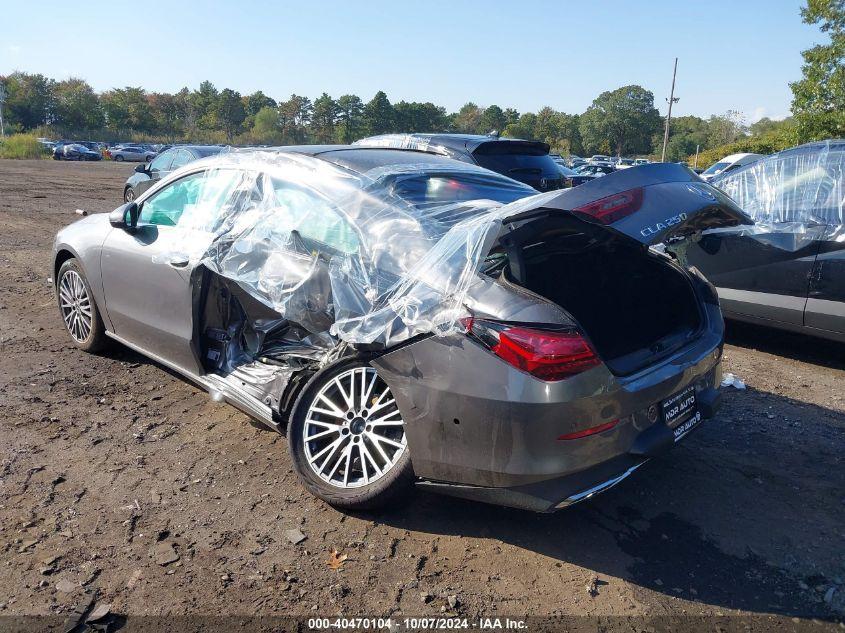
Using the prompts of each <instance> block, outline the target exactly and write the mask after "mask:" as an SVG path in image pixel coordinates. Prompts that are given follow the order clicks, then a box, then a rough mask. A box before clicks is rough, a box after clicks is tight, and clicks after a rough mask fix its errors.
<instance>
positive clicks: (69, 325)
mask: <svg viewBox="0 0 845 633" xmlns="http://www.w3.org/2000/svg"><path fill="white" fill-rule="evenodd" d="M56 299H57V301H58V303H59V311H60V312H61V314H62V320H63V321H64V323H65V329H66V330H67V332H68V334H70V338H71V339H72V340H73V344H74V345H76V347H78V348H79V349H82V350H85V351H86V352H97V351H99V350H100V349H102V348H103V347H104V346H105V344H106V341H107V339H106V332H105V326H104V325H103V319H102V318H101V317H100V312H99V310H97V304H96V303H94V295H93V294H92V293H91V287H90V286H89V285H88V280H86V279H85V275H84V273H83V272H82V268H80V266H79V264H78V263H77V261H76V260H75V259H69V260H67V261H66V262H65V263H64V264H62V267H61V268H60V269H59V274H58V276H57V277H56Z"/></svg>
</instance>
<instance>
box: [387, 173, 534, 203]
mask: <svg viewBox="0 0 845 633" xmlns="http://www.w3.org/2000/svg"><path fill="white" fill-rule="evenodd" d="M391 192H392V193H393V194H394V195H396V196H398V197H400V198H402V199H403V200H405V201H406V202H409V203H411V204H412V205H414V206H415V207H426V206H429V205H441V204H448V203H452V202H464V201H467V200H493V201H495V202H502V203H507V202H513V201H514V200H519V199H520V198H525V197H526V196H531V195H534V194H536V193H537V192H536V191H535V190H534V189H532V188H531V187H528V186H527V185H523V184H522V183H519V182H513V181H510V180H507V179H504V178H496V177H495V176H492V175H491V176H487V175H485V174H483V173H481V174H474V173H467V174H459V173H445V174H424V175H421V174H415V175H413V176H399V177H397V178H396V180H395V181H394V183H393V185H392V187H391Z"/></svg>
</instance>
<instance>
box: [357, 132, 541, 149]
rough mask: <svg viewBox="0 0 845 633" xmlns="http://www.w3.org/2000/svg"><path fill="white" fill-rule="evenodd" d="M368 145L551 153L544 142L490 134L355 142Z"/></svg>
mask: <svg viewBox="0 0 845 633" xmlns="http://www.w3.org/2000/svg"><path fill="white" fill-rule="evenodd" d="M359 143H360V144H362V145H367V144H369V143H379V144H381V146H383V147H395V148H400V149H419V150H422V151H426V152H429V153H441V154H442V153H443V152H442V151H441V152H438V148H444V149H446V150H451V151H457V152H469V153H470V154H471V153H472V152H474V151H475V150H476V149H478V148H479V147H480V146H481V145H484V144H485V143H523V144H527V145H533V146H542V147H544V148H545V152H546V153H548V152H549V145H548V144H547V143H543V142H542V141H528V140H525V139H521V138H510V137H506V136H501V137H500V136H493V135H490V134H451V133H434V132H432V133H421V132H414V133H411V134H381V135H378V136H368V137H366V138H362V139H360V140H358V141H356V142H355V144H356V145H358V144H359Z"/></svg>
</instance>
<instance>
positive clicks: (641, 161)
mask: <svg viewBox="0 0 845 633" xmlns="http://www.w3.org/2000/svg"><path fill="white" fill-rule="evenodd" d="M650 162H651V161H650V160H649V159H647V158H635V159H634V167H639V166H640V165H648V164H649V163H650Z"/></svg>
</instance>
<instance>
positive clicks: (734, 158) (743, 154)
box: [718, 152, 762, 163]
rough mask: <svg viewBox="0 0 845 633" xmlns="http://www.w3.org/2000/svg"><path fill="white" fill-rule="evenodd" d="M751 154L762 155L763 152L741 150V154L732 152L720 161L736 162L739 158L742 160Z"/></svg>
mask: <svg viewBox="0 0 845 633" xmlns="http://www.w3.org/2000/svg"><path fill="white" fill-rule="evenodd" d="M749 156H762V154H753V153H751V152H740V153H739V154H731V155H729V156H725V157H724V158H723V159H722V160H720V161H718V162H720V163H735V162H736V161H738V160H742V159H743V158H748V157H749Z"/></svg>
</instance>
